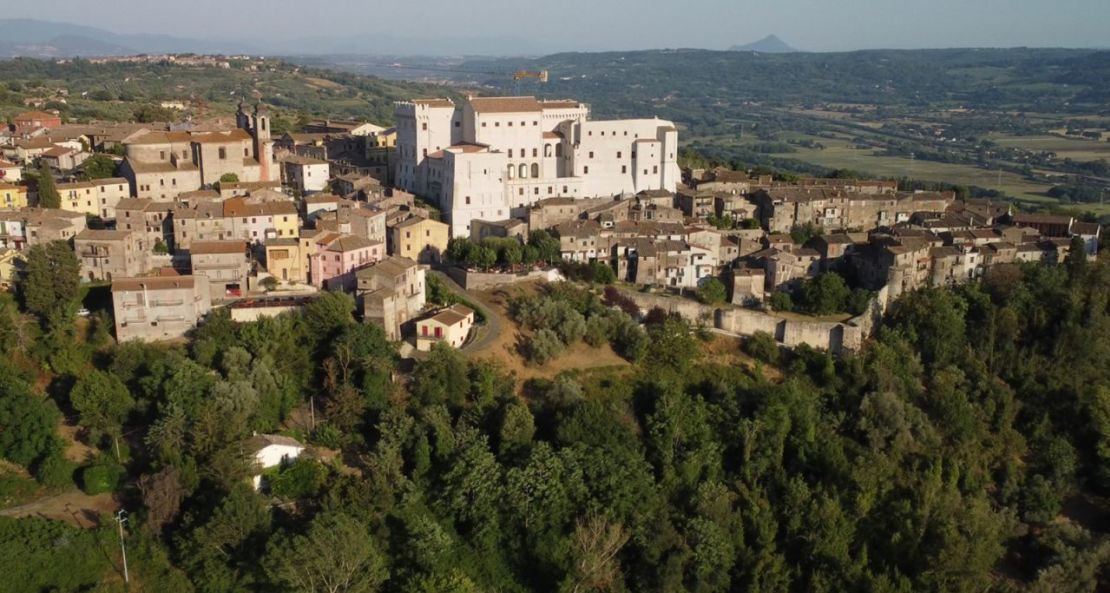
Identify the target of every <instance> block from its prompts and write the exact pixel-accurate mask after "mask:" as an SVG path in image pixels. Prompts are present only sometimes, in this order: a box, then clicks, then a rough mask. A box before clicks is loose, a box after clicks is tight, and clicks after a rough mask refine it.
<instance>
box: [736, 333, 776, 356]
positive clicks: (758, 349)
mask: <svg viewBox="0 0 1110 593" xmlns="http://www.w3.org/2000/svg"><path fill="white" fill-rule="evenodd" d="M744 352H746V353H747V354H748V356H751V357H752V358H754V359H756V360H761V361H763V362H766V363H768V364H775V363H777V362H778V361H779V345H778V343H777V342H775V338H774V337H772V336H771V334H769V333H767V332H755V333H754V334H752V335H751V336H750V337H749V338H748V339H747V340H745V341H744Z"/></svg>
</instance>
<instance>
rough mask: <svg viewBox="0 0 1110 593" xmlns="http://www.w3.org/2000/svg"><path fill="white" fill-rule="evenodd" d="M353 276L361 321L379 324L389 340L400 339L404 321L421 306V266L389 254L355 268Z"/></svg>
mask: <svg viewBox="0 0 1110 593" xmlns="http://www.w3.org/2000/svg"><path fill="white" fill-rule="evenodd" d="M355 279H356V293H355V296H356V300H357V302H358V308H359V313H360V314H361V316H362V320H363V322H365V323H376V324H378V325H380V326H381V327H382V329H383V330H385V336H386V338H388V339H389V340H393V341H396V340H400V339H401V338H402V336H403V334H404V327H405V324H407V323H408V322H409V321H411V320H412V319H414V318H416V317H417V316H418V315H420V312H421V311H422V310H423V309H424V304H425V302H426V297H425V294H426V283H425V271H424V268H423V267H421V266H420V265H419V264H417V263H416V262H415V261H413V260H411V259H408V258H404V257H395V256H389V257H386V258H385V259H383V260H381V261H379V262H378V263H376V264H374V265H372V266H367V267H365V268H362V269H360V270H358V271H357V272H355Z"/></svg>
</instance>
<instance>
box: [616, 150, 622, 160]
mask: <svg viewBox="0 0 1110 593" xmlns="http://www.w3.org/2000/svg"><path fill="white" fill-rule="evenodd" d="M617 158H618V159H619V158H621V151H619V150H618V151H617Z"/></svg>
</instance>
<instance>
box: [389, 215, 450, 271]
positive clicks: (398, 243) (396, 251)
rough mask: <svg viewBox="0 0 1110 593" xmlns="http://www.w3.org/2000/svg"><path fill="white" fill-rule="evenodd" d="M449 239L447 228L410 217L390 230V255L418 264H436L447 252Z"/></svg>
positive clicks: (420, 218)
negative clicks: (391, 250) (405, 258)
mask: <svg viewBox="0 0 1110 593" xmlns="http://www.w3.org/2000/svg"><path fill="white" fill-rule="evenodd" d="M450 237H451V228H450V227H449V226H447V225H446V224H444V223H442V222H439V221H436V220H431V219H428V218H422V217H420V216H412V217H410V218H408V219H407V220H404V221H402V222H400V223H398V224H396V225H394V226H393V228H392V229H390V240H391V243H390V244H391V245H392V249H393V253H392V254H393V255H396V256H398V257H407V258H409V259H411V260H413V261H417V262H420V263H431V262H438V261H439V260H440V257H441V256H442V255H443V252H444V251H447V241H448V240H449V239H450Z"/></svg>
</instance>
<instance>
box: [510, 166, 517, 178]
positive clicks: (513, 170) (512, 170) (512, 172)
mask: <svg viewBox="0 0 1110 593" xmlns="http://www.w3.org/2000/svg"><path fill="white" fill-rule="evenodd" d="M515 173H516V169H515V168H514V167H513V166H512V165H509V173H508V175H509V179H512V178H514V177H516V175H515Z"/></svg>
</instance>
